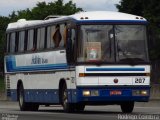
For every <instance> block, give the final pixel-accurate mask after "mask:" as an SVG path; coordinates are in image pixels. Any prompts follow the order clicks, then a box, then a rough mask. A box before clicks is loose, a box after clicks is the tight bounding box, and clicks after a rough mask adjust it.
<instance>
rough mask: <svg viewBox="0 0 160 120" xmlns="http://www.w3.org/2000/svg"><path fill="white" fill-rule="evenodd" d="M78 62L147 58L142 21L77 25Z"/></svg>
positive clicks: (144, 29) (127, 60)
mask: <svg viewBox="0 0 160 120" xmlns="http://www.w3.org/2000/svg"><path fill="white" fill-rule="evenodd" d="M77 54H78V58H77V61H78V62H129V61H135V62H137V61H148V52H147V36H146V26H145V25H81V27H80V31H79V35H78V51H77Z"/></svg>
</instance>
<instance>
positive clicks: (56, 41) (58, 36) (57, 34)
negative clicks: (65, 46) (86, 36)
mask: <svg viewBox="0 0 160 120" xmlns="http://www.w3.org/2000/svg"><path fill="white" fill-rule="evenodd" d="M61 39H62V36H61V32H60V26H59V25H56V29H55V32H54V34H53V41H54V44H55V48H57V47H59V45H60V42H61Z"/></svg>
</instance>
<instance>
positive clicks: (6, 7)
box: [0, 0, 120, 16]
mask: <svg viewBox="0 0 160 120" xmlns="http://www.w3.org/2000/svg"><path fill="white" fill-rule="evenodd" d="M43 1H45V2H46V3H48V2H54V1H56V0H0V16H8V15H9V14H11V13H12V11H18V10H24V9H26V8H30V9H32V8H33V7H34V6H36V3H38V2H43ZM68 1H69V0H64V2H65V3H66V2H68ZM72 1H73V3H76V5H77V7H81V8H83V10H84V11H95V10H107V11H117V9H116V7H115V4H118V3H119V1H120V0H72Z"/></svg>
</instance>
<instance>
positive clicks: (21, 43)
mask: <svg viewBox="0 0 160 120" xmlns="http://www.w3.org/2000/svg"><path fill="white" fill-rule="evenodd" d="M24 37H25V31H21V32H19V44H18V52H23V51H24Z"/></svg>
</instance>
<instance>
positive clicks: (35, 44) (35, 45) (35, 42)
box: [32, 28, 38, 51]
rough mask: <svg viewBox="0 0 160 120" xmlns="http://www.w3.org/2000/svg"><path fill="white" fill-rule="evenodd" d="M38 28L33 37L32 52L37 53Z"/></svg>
mask: <svg viewBox="0 0 160 120" xmlns="http://www.w3.org/2000/svg"><path fill="white" fill-rule="evenodd" d="M37 31H38V30H37V28H35V29H34V35H33V48H32V51H35V50H36V49H37Z"/></svg>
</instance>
